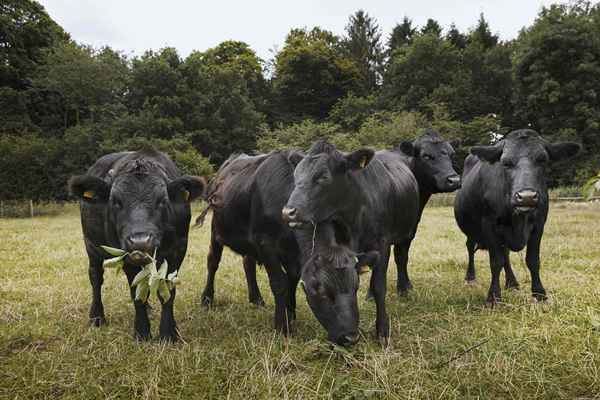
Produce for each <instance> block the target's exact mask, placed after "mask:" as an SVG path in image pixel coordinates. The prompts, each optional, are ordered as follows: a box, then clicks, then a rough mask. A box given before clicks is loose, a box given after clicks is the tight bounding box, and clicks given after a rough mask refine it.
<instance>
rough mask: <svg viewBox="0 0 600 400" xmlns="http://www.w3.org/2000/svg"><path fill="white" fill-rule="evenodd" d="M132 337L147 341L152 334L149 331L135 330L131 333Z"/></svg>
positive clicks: (139, 340)
mask: <svg viewBox="0 0 600 400" xmlns="http://www.w3.org/2000/svg"><path fill="white" fill-rule="evenodd" d="M133 338H134V339H135V340H136V341H138V342H147V341H149V340H150V339H152V335H151V334H150V332H138V331H135V332H134V333H133Z"/></svg>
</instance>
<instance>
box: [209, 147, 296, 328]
mask: <svg viewBox="0 0 600 400" xmlns="http://www.w3.org/2000/svg"><path fill="white" fill-rule="evenodd" d="M301 158H302V154H301V153H299V152H297V151H293V150H288V151H274V152H271V153H269V154H266V155H259V156H252V157H250V156H247V155H239V156H234V157H230V159H229V160H228V161H227V162H226V164H225V165H224V166H223V167H221V169H220V170H219V173H218V174H217V176H216V177H215V178H214V179H213V182H212V183H211V188H210V191H209V195H208V198H209V201H210V204H211V208H212V209H213V218H212V225H211V241H210V249H209V254H208V257H207V268H208V279H207V283H206V287H205V289H204V291H203V293H202V302H203V304H205V305H209V304H211V303H212V302H213V299H214V278H215V274H216V272H217V269H218V267H219V262H220V260H221V255H222V253H223V247H224V246H227V247H229V248H230V249H232V250H233V251H234V252H236V253H238V254H240V255H242V256H244V268H245V270H246V277H247V279H248V286H249V297H250V301H251V302H253V303H257V304H260V303H262V297H261V295H260V292H259V291H258V287H257V286H256V275H255V274H256V272H255V271H256V268H255V265H256V262H258V263H259V264H262V265H264V266H265V269H266V270H267V274H268V276H269V283H270V285H271V290H272V291H273V296H274V298H275V328H276V329H277V330H279V331H281V332H283V333H285V334H287V333H289V331H290V329H291V323H292V321H293V320H294V319H295V306H296V301H295V292H296V287H297V285H298V280H299V279H300V265H301V264H300V262H301V261H300V253H299V247H298V244H297V241H296V237H295V235H294V232H293V231H292V230H291V229H290V228H289V227H288V226H287V225H286V224H285V223H284V222H283V220H282V217H281V209H282V208H283V206H284V205H285V203H286V201H287V199H288V196H289V194H290V193H291V192H292V188H293V185H294V181H293V177H292V176H293V171H294V168H295V166H296V163H297V162H298V161H299V160H300V159H301Z"/></svg>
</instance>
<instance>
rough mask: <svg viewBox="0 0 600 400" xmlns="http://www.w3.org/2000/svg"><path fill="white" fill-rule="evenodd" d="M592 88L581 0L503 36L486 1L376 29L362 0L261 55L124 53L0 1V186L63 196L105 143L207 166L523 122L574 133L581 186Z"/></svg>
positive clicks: (558, 173)
mask: <svg viewBox="0 0 600 400" xmlns="http://www.w3.org/2000/svg"><path fill="white" fill-rule="evenodd" d="M599 102H600V6H598V5H592V4H591V3H590V2H589V1H584V0H579V1H575V2H571V3H569V4H556V5H552V6H550V7H546V8H543V9H542V10H541V11H540V13H539V14H538V16H537V18H536V20H535V21H534V22H533V24H532V25H531V26H529V27H526V28H523V29H522V30H521V32H520V33H519V35H518V37H517V38H516V39H514V40H502V39H501V38H500V37H499V36H498V35H496V34H494V33H493V30H492V28H491V27H490V26H489V24H488V22H487V20H486V19H485V17H484V15H483V14H482V15H481V16H480V18H479V20H478V21H474V26H473V28H472V29H470V30H468V31H465V32H461V31H460V30H459V29H458V28H457V27H456V26H455V25H451V26H449V27H442V26H441V25H440V24H439V23H438V22H437V21H435V20H434V19H429V20H428V21H427V22H426V24H425V25H423V26H421V27H419V26H416V25H415V24H414V23H413V22H412V21H411V19H410V18H408V17H404V18H403V19H402V20H401V21H400V22H399V23H398V24H397V25H396V26H395V27H394V28H393V30H392V32H390V33H388V34H387V35H386V34H385V33H384V32H382V30H381V29H380V27H379V26H378V23H377V21H376V19H375V18H374V17H373V16H371V15H369V14H368V13H367V12H365V11H363V10H359V11H357V12H356V13H354V14H352V15H351V16H350V17H349V19H348V22H347V25H346V27H345V30H344V32H342V33H341V34H336V33H334V32H330V31H328V30H325V29H322V28H320V27H313V28H301V29H299V28H297V29H292V30H290V32H289V33H288V34H287V36H286V38H285V42H284V44H283V46H282V48H281V49H280V50H279V51H278V52H277V53H276V54H274V56H273V58H272V59H270V60H262V59H260V58H259V57H257V55H256V53H255V52H254V51H253V50H252V48H251V47H250V46H249V45H248V44H246V43H244V42H242V41H234V40H231V41H226V42H223V43H221V44H219V45H218V46H216V47H214V48H210V49H207V50H204V51H194V52H192V53H191V54H189V55H188V56H187V57H182V56H181V55H180V54H179V53H178V52H177V50H176V49H175V48H171V47H167V48H163V49H160V50H157V51H155V50H148V51H146V52H145V53H144V54H143V55H141V56H135V57H128V56H126V55H124V54H123V53H122V52H120V51H118V50H116V49H112V48H110V47H109V46H106V47H102V48H92V47H90V46H87V45H85V44H81V43H77V42H76V41H75V40H73V39H72V38H71V37H70V36H69V34H68V33H66V32H65V31H64V30H63V29H62V28H61V27H60V26H59V25H58V24H57V23H56V22H55V21H53V20H52V18H51V17H50V16H49V15H48V14H47V12H46V11H45V10H44V8H43V7H42V6H41V5H40V4H39V3H37V2H35V1H31V0H6V1H3V2H2V4H0V154H2V157H1V159H0V182H2V185H0V199H23V198H27V199H34V200H48V199H66V198H67V193H66V187H65V182H66V181H67V179H68V177H69V176H70V175H71V174H75V173H81V172H83V171H84V170H85V169H86V168H87V167H89V166H90V165H91V164H92V163H93V162H94V161H95V160H96V159H97V158H98V157H99V156H101V155H103V154H106V153H109V152H112V151H120V150H125V149H137V148H140V147H145V146H152V147H155V148H157V149H160V150H163V151H166V152H168V153H169V154H170V155H171V156H172V157H173V158H174V159H175V161H176V162H177V163H178V165H180V167H181V168H182V169H183V170H184V171H185V172H187V173H193V174H202V175H207V174H210V173H212V171H213V170H214V168H216V167H218V165H219V164H220V163H221V162H222V161H223V160H225V159H226V158H227V157H228V156H229V155H230V154H231V153H234V152H253V151H268V150H271V149H276V148H283V147H298V148H306V147H307V146H308V145H309V144H310V143H311V142H312V141H313V140H315V139H316V138H320V137H327V138H329V139H330V140H331V141H332V142H334V143H335V144H336V145H338V146H339V147H341V148H342V149H353V148H356V147H358V146H372V147H375V148H383V147H390V146H396V145H398V144H399V143H400V142H401V141H402V140H406V139H410V138H413V137H415V136H416V135H417V134H418V133H419V132H420V131H421V130H422V129H424V128H427V127H432V128H434V129H437V130H438V131H440V132H441V133H442V134H444V135H446V136H448V137H451V138H458V139H461V140H462V143H463V145H464V148H467V147H468V146H471V145H475V144H480V143H489V142H490V140H494V139H495V138H498V137H500V136H501V135H502V134H504V133H506V132H508V131H510V130H512V129H516V128H522V127H531V128H533V129H536V130H537V131H539V132H540V133H541V134H543V135H544V136H546V137H547V138H549V139H550V140H575V141H578V142H580V143H582V144H583V145H584V151H583V155H582V156H581V157H579V158H578V160H577V161H575V162H571V163H568V164H562V165H557V166H555V167H554V168H553V170H552V171H551V173H550V183H551V184H552V185H576V184H581V183H582V182H584V181H585V180H586V178H588V177H590V176H592V175H594V172H595V170H596V169H597V168H598V167H599V166H600V156H599V154H600V152H599V150H600V107H599V105H600V104H599ZM462 154H463V155H464V150H463V153H462ZM459 167H460V166H459Z"/></svg>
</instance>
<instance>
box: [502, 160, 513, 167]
mask: <svg viewBox="0 0 600 400" xmlns="http://www.w3.org/2000/svg"><path fill="white" fill-rule="evenodd" d="M502 165H503V166H504V167H505V168H512V167H514V166H515V163H514V161H513V160H511V159H508V158H505V159H503V160H502Z"/></svg>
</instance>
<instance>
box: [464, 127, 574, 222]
mask: <svg viewBox="0 0 600 400" xmlns="http://www.w3.org/2000/svg"><path fill="white" fill-rule="evenodd" d="M580 149H581V146H580V145H579V144H577V143H571V142H563V143H548V142H547V141H545V140H544V139H542V138H541V137H540V136H539V134H538V133H537V132H535V131H533V130H530V129H522V130H518V131H513V132H511V133H510V134H508V135H507V136H506V137H505V138H504V139H503V140H501V141H500V142H498V143H497V144H495V145H493V146H475V147H473V148H472V149H471V153H472V154H474V155H476V156H477V157H478V158H480V159H481V160H485V161H487V162H489V163H496V162H498V163H500V165H501V166H502V171H503V177H504V178H503V182H497V183H496V184H497V185H503V186H504V187H505V188H506V192H507V195H508V196H510V206H511V207H512V209H513V211H515V212H518V213H526V212H529V211H533V210H535V209H537V207H538V205H539V204H540V203H542V202H546V201H547V196H548V194H547V187H546V177H545V171H546V166H547V165H548V163H550V162H553V161H558V160H562V159H565V158H569V157H573V156H574V155H576V154H577V153H578V152H579V150H580Z"/></svg>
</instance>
